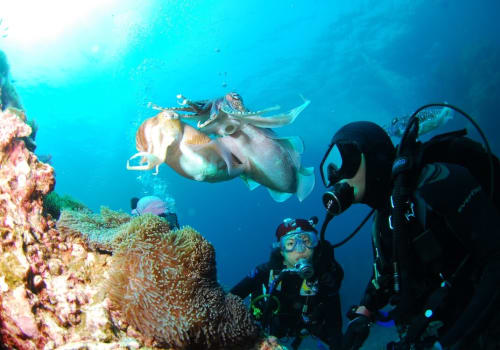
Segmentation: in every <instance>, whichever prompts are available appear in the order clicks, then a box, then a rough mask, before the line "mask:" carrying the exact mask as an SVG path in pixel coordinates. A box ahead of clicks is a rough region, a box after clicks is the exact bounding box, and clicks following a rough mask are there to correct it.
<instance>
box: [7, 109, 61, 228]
mask: <svg viewBox="0 0 500 350" xmlns="http://www.w3.org/2000/svg"><path fill="white" fill-rule="evenodd" d="M25 120H26V116H25V115H24V112H22V111H21V110H17V109H14V108H8V109H7V110H5V111H4V112H2V113H1V115H0V130H1V131H0V165H1V166H0V220H1V222H0V223H1V225H2V226H5V227H9V228H11V229H14V227H22V228H23V229H25V230H31V231H32V233H33V234H35V235H36V233H37V232H41V231H43V230H45V229H47V224H46V222H45V220H44V218H43V216H42V215H41V214H42V199H43V196H44V195H45V194H47V193H49V192H50V191H52V189H53V188H54V185H55V180H54V169H53V168H52V167H51V166H50V165H48V164H45V163H42V162H39V161H38V159H37V157H36V156H35V155H34V154H33V153H31V152H30V151H29V150H28V149H27V148H26V145H25V143H24V141H22V140H21V138H23V137H26V136H28V135H30V134H31V128H30V127H29V126H28V125H27V124H26V123H25Z"/></svg>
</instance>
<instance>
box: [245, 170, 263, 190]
mask: <svg viewBox="0 0 500 350" xmlns="http://www.w3.org/2000/svg"><path fill="white" fill-rule="evenodd" d="M240 178H241V179H242V180H243V182H244V183H245V185H247V187H248V189H249V190H250V191H253V190H255V189H256V188H257V187H259V186H260V183H258V182H257V181H254V180H252V179H251V178H249V177H248V176H247V175H245V174H241V175H240Z"/></svg>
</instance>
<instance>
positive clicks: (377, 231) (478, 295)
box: [321, 106, 500, 350]
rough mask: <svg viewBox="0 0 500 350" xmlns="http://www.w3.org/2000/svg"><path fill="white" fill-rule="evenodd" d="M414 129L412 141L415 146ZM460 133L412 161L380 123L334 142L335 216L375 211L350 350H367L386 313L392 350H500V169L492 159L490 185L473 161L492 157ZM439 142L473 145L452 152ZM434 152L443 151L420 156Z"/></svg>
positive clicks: (329, 199) (342, 133)
mask: <svg viewBox="0 0 500 350" xmlns="http://www.w3.org/2000/svg"><path fill="white" fill-rule="evenodd" d="M424 107H425V106H424ZM424 107H422V108H424ZM455 109H456V107H455ZM417 112H418V111H417ZM417 112H415V114H414V115H416V113H417ZM464 115H465V114H464ZM415 123H416V130H415V127H414V126H411V127H409V129H408V130H407V132H406V133H405V134H408V135H410V134H411V135H412V137H414V140H416V136H415V135H418V122H415ZM456 133H457V132H455V133H449V134H443V135H439V136H436V137H435V138H434V139H436V140H434V141H433V140H431V141H428V142H427V143H424V144H421V143H414V144H413V145H414V146H415V148H412V149H410V151H409V153H405V152H404V149H405V148H404V147H403V146H404V145H405V143H403V141H402V144H400V146H399V147H398V148H397V149H396V148H395V147H394V145H393V144H392V142H391V139H390V137H389V136H388V134H387V133H386V132H385V131H384V130H383V129H382V128H381V127H380V126H378V125H377V124H374V123H372V122H364V121H363V122H353V123H349V124H347V125H345V126H343V127H342V128H340V129H339V130H338V131H337V132H336V133H335V135H334V136H333V139H332V142H331V144H330V147H329V149H328V151H327V152H326V154H325V156H324V158H323V161H322V165H321V176H322V178H323V181H324V183H325V186H326V187H330V190H329V191H328V192H326V193H325V195H324V197H323V202H324V205H325V207H326V208H327V210H328V211H329V213H330V212H331V214H330V217H333V216H335V215H338V214H340V213H342V212H343V211H345V210H346V209H347V208H349V207H350V205H351V204H352V203H363V204H366V205H368V206H370V207H371V208H372V209H373V210H374V211H375V219H374V225H373V232H372V245H373V252H374V264H373V266H374V271H373V275H372V278H371V280H370V281H369V282H368V285H367V287H366V290H365V293H364V296H363V297H362V299H361V302H360V305H358V306H353V307H352V309H351V310H350V311H349V312H348V314H347V316H348V318H350V319H351V321H350V322H349V324H348V327H347V330H346V332H345V334H344V343H343V349H344V350H350V349H359V347H361V345H362V344H363V343H364V341H365V340H366V338H367V337H368V334H369V330H370V325H371V323H372V322H373V321H374V320H375V319H376V314H377V311H378V310H380V309H382V308H383V307H384V306H386V305H391V306H392V310H391V311H390V312H389V316H390V317H391V319H393V320H394V321H395V323H396V326H397V329H398V332H399V336H400V340H399V341H398V342H391V343H389V344H387V349H498V348H499V346H500V326H499V325H500V295H499V294H500V288H499V286H500V234H499V233H500V232H499V228H500V216H499V210H498V206H497V204H498V202H497V200H498V192H495V193H493V183H494V182H496V183H498V181H497V180H498V172H496V173H495V172H493V170H495V171H498V169H499V165H498V164H499V163H498V159H497V158H495V157H493V156H492V154H491V152H490V153H489V154H488V155H489V158H490V171H491V172H490V176H488V174H486V176H485V177H486V178H488V179H489V178H490V177H491V186H489V185H488V184H487V181H482V180H481V179H480V178H481V176H477V175H478V174H477V173H480V172H481V171H480V170H481V169H480V168H479V164H478V163H474V161H475V160H476V159H479V158H482V159H485V157H486V153H487V152H485V151H484V149H483V148H482V147H479V148H473V147H472V146H470V147H469V144H470V143H474V144H476V145H479V146H481V145H480V144H478V143H476V142H475V141H472V140H471V139H468V138H464V137H462V138H460V137H459V136H463V134H461V135H459V136H457V134H456ZM408 138H410V136H408ZM403 139H405V137H403ZM410 139H411V138H410ZM466 140H468V141H466ZM465 141H466V143H463V142H465ZM440 142H441V145H444V144H446V146H450V145H452V144H453V143H454V144H457V145H458V146H460V145H461V144H462V143H463V144H464V145H466V146H464V148H463V151H461V152H460V151H459V152H450V151H449V150H448V149H446V150H445V149H444V148H442V147H441V146H439V145H440ZM426 144H429V145H430V146H432V145H438V146H439V147H435V148H434V151H432V152H426V153H425V152H424V153H423V154H422V153H420V157H414V155H418V154H419V153H418V151H416V150H417V148H416V147H417V146H419V147H420V146H421V147H424V148H425V147H426V146H427V145H426ZM430 146H429V147H428V148H427V149H428V150H431V149H432V148H431V147H430ZM424 148H421V149H424ZM488 150H489V146H488ZM438 153H441V154H438ZM444 154H447V155H448V156H449V157H448V158H446V160H440V157H441V156H442V155H444ZM412 155H413V156H412ZM442 158H443V159H444V158H445V157H442ZM486 158H488V157H486ZM465 163H468V164H467V165H464V164H465ZM487 163H488V162H486V164H487ZM470 164H474V165H472V166H471V165H470ZM404 167H407V169H404ZM483 169H484V168H483ZM407 170H408V171H407ZM486 172H487V171H486ZM494 174H496V177H494ZM479 175H481V174H479ZM485 183H486V185H485ZM497 188H498V186H497ZM488 190H491V196H490V195H489V193H488ZM327 218H328V214H327Z"/></svg>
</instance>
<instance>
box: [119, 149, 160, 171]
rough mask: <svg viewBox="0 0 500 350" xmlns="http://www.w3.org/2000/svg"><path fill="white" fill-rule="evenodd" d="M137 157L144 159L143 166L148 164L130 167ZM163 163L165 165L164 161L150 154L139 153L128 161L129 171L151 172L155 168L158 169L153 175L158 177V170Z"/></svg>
mask: <svg viewBox="0 0 500 350" xmlns="http://www.w3.org/2000/svg"><path fill="white" fill-rule="evenodd" d="M137 157H143V159H141V162H140V163H141V164H143V163H146V164H143V165H130V161H131V160H132V159H134V158H137ZM161 163H163V161H162V160H161V159H160V158H158V157H157V156H155V155H154V154H151V153H149V152H139V153H136V154H134V155H133V156H132V157H130V158H129V159H128V160H127V170H151V169H153V168H156V170H155V172H154V173H153V174H154V175H158V168H159V167H160V164H161Z"/></svg>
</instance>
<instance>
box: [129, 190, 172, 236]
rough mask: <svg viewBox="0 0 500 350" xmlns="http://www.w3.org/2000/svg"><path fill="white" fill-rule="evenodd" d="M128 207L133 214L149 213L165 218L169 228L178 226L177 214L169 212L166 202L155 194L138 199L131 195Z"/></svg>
mask: <svg viewBox="0 0 500 350" xmlns="http://www.w3.org/2000/svg"><path fill="white" fill-rule="evenodd" d="M130 207H131V209H132V215H134V216H138V215H143V214H146V213H151V214H154V215H157V216H159V217H161V218H163V219H165V220H167V222H168V224H169V226H170V228H171V229H178V228H179V222H178V220H177V214H176V213H174V212H171V211H170V209H169V208H168V205H167V203H166V202H165V201H163V200H162V199H161V198H159V197H157V196H144V197H142V198H140V199H139V198H137V197H133V198H132V199H130Z"/></svg>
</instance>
